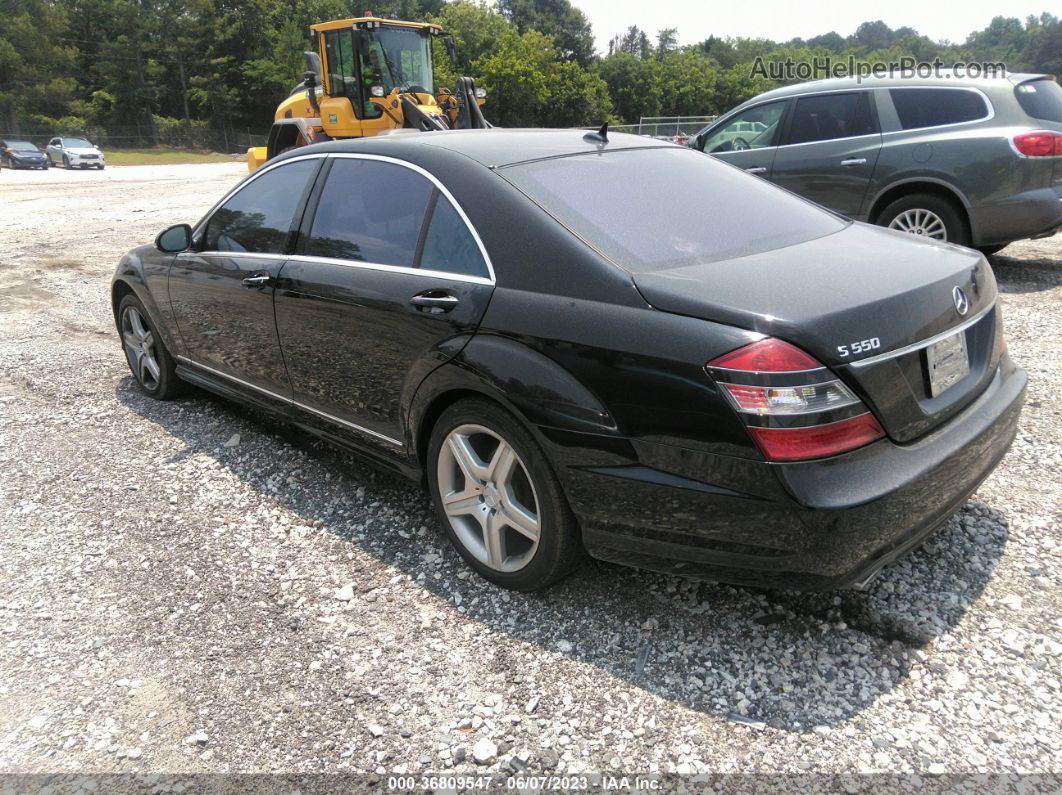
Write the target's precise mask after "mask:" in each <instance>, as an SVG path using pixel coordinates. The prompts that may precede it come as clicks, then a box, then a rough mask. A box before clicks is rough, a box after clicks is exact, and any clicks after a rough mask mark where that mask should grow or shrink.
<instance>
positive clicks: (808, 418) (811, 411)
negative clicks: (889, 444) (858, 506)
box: [706, 337, 885, 462]
mask: <svg viewBox="0 0 1062 795" xmlns="http://www.w3.org/2000/svg"><path fill="white" fill-rule="evenodd" d="M706 368H707V370H708V372H709V374H710V375H711V376H712V378H714V379H715V381H716V383H718V384H719V387H720V388H721V389H722V392H723V394H724V395H726V398H727V400H728V401H729V402H730V405H731V406H733V408H734V410H735V411H737V412H738V415H739V416H740V417H741V418H742V420H744V422H745V424H746V426H748V429H749V434H750V435H751V436H752V439H753V441H755V442H756V444H757V446H758V447H759V448H760V450H761V451H762V452H763V455H764V457H765V458H766V459H767V460H768V461H777V462H782V461H809V460H811V459H814V458H827V457H829V456H834V455H839V454H841V453H847V452H848V451H850V450H855V449H856V448H857V447H862V446H863V445H866V444H869V443H870V442H873V441H875V440H877V439H880V438H882V437H883V436H884V435H885V432H884V431H883V430H882V429H881V426H880V425H879V424H878V421H877V420H876V419H874V415H872V414H871V413H870V412H869V410H868V409H867V407H866V405H865V404H864V403H863V401H861V400H860V399H859V398H858V397H856V395H855V394H854V393H853V392H852V390H850V389H849V388H848V387H847V386H845V385H844V383H843V382H841V381H840V380H839V379H837V378H836V377H835V376H834V375H833V373H832V372H830V370H829V369H827V368H826V367H825V366H823V365H822V364H821V363H820V362H819V361H818V360H817V359H815V358H814V357H813V356H810V355H809V354H807V353H805V352H804V351H802V350H800V348H797V347H796V346H794V345H790V344H789V343H788V342H783V341H782V340H779V339H774V338H773V337H768V338H766V339H763V340H760V341H759V342H754V343H752V344H751V345H746V346H744V347H743V348H738V349H737V350H735V351H731V352H730V353H727V354H724V355H722V356H720V357H718V358H716V359H713V360H712V361H710V362H708V364H707V365H706Z"/></svg>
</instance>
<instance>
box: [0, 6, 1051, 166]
mask: <svg viewBox="0 0 1062 795" xmlns="http://www.w3.org/2000/svg"><path fill="white" fill-rule="evenodd" d="M366 6H368V7H371V8H372V10H373V11H374V12H375V13H376V15H377V16H381V17H390V18H396V19H406V20H414V21H428V20H434V21H437V22H438V23H439V24H441V25H442V26H443V27H444V28H445V29H446V30H447V31H448V32H450V33H452V34H453V35H454V37H455V39H456V42H457V47H458V63H457V65H456V68H455V67H453V66H451V64H450V62H449V60H448V58H447V57H446V54H445V52H444V51H443V50H442V48H441V47H439V49H438V51H437V53H436V58H435V62H436V79H437V82H438V85H439V86H448V87H452V86H453V84H454V82H455V79H456V77H457V76H459V75H462V74H465V75H471V76H473V77H475V78H476V80H477V82H478V84H479V85H481V86H482V87H484V88H486V89H487V91H488V104H487V106H486V107H485V109H484V110H485V114H486V116H487V118H488V119H489V120H490V121H491V122H493V123H495V124H498V125H501V126H534V127H568V126H590V125H597V124H600V123H601V122H603V121H606V120H608V121H610V122H612V123H621V122H628V123H629V122H636V121H638V119H639V118H640V117H642V116H686V115H701V114H715V113H720V112H722V111H725V110H727V109H728V108H730V107H733V106H734V105H735V104H737V103H739V102H742V101H744V100H746V99H748V98H749V97H752V96H754V95H756V94H758V93H760V92H761V91H765V90H767V89H769V88H772V87H774V86H776V85H778V83H776V82H773V81H772V80H770V79H767V77H765V76H762V75H761V76H753V74H752V72H753V64H754V63H755V62H756V60H757V59H758V58H759V59H762V60H763V61H766V62H771V61H779V62H781V61H784V60H786V59H793V60H794V61H797V62H799V61H804V60H811V59H814V58H820V59H821V58H822V57H824V56H829V57H831V58H834V59H847V58H848V57H852V58H855V59H857V60H859V61H865V62H892V61H898V60H900V59H902V58H905V57H908V58H914V59H916V60H918V61H931V60H933V59H934V58H938V57H939V58H940V59H941V60H943V61H944V62H947V63H950V62H955V61H991V62H1003V63H1006V64H1007V66H1008V68H1009V69H1010V70H1011V71H1031V72H1046V73H1049V74H1053V75H1056V76H1058V75H1060V74H1062V21H1060V20H1059V18H1058V17H1056V16H1054V15H1052V14H1049V13H1043V14H1041V15H1040V16H1030V17H1028V18H1027V19H1025V20H1019V19H1014V18H1007V17H1002V16H1000V17H996V18H995V19H993V20H992V22H991V24H990V25H989V26H988V27H986V28H985V29H983V30H979V31H975V32H972V33H971V34H970V35H969V36H968V37H967V39H966V40H965V41H964V42H962V43H953V42H947V41H944V42H941V41H933V40H932V39H930V38H928V37H927V36H924V35H922V34H920V33H918V32H917V31H916V30H914V29H913V28H910V27H902V28H897V29H892V28H890V27H889V26H888V25H886V24H885V23H884V22H881V21H871V22H865V23H863V24H862V25H860V26H859V27H858V29H857V30H856V31H855V32H854V33H853V34H852V35H850V36H841V35H840V34H838V33H836V32H829V33H824V34H823V35H820V36H816V37H814V38H811V39H792V40H790V41H786V42H775V41H770V40H768V39H752V38H729V37H728V38H720V37H716V36H709V37H708V38H707V39H705V40H703V41H701V42H698V43H696V44H692V45H687V46H679V45H678V44H677V41H678V31H677V30H676V29H674V28H667V29H664V30H659V31H656V32H654V33H650V32H648V31H644V30H641V29H640V28H638V27H637V26H630V27H628V28H626V29H625V30H620V31H617V33H616V35H615V36H613V37H612V39H611V40H610V42H609V45H608V51H607V52H605V53H598V52H596V51H595V46H594V35H593V31H592V30H591V26H590V23H589V22H588V21H587V19H586V17H585V15H584V14H583V13H582V12H581V11H580V10H579V9H578V8H576V7H575V6H573V5H572V4H571V2H569V0H497V2H496V3H494V4H491V5H487V4H486V3H485V2H482V0H480V1H479V2H473V1H471V0H456V2H444V0H385V1H384V2H373V3H369V2H368V0H0V20H2V25H0V131H5V132H7V133H22V134H40V135H51V134H56V133H86V132H87V133H92V132H93V131H99V132H103V131H111V137H113V138H125V139H128V141H129V142H130V143H137V144H156V143H169V144H181V145H193V146H197V145H198V146H203V147H214V148H217V147H218V146H220V145H221V144H219V141H222V140H224V141H225V142H226V143H229V144H230V145H231V142H232V141H234V140H235V133H236V132H242V131H247V130H250V131H253V132H255V133H264V132H265V131H266V130H267V129H268V126H269V124H270V122H271V121H272V118H273V113H274V111H275V108H276V105H277V103H278V101H279V100H280V99H282V98H283V97H284V96H286V95H287V93H288V91H290V89H291V87H292V86H293V85H294V83H296V82H297V81H298V79H299V77H300V75H301V73H302V71H303V69H304V67H303V60H302V52H303V50H306V49H310V44H309V39H308V37H307V28H308V27H309V25H310V24H312V23H314V22H321V21H325V20H329V19H341V18H346V17H353V16H360V15H361V14H362V13H363V11H364V9H365V8H366ZM117 130H121V131H122V135H119V134H118V133H116V132H115V131H117ZM97 134H98V133H97Z"/></svg>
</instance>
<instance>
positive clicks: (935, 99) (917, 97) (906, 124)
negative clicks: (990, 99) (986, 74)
mask: <svg viewBox="0 0 1062 795" xmlns="http://www.w3.org/2000/svg"><path fill="white" fill-rule="evenodd" d="M889 96H890V97H891V98H892V104H893V105H894V106H895V107H896V113H897V115H898V116H899V117H900V126H901V127H902V128H903V129H905V130H917V129H921V128H922V127H941V126H943V125H945V124H961V123H962V122H965V121H977V120H978V119H984V118H986V117H987V116H988V106H987V105H986V104H985V100H984V97H982V96H981V95H980V94H978V93H977V92H976V91H965V90H962V89H957V88H891V89H889Z"/></svg>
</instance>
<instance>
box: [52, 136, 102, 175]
mask: <svg viewBox="0 0 1062 795" xmlns="http://www.w3.org/2000/svg"><path fill="white" fill-rule="evenodd" d="M45 151H46V153H47V155H48V162H49V163H51V165H53V166H57V165H59V164H60V163H62V164H63V167H64V168H77V167H79V166H80V167H81V168H90V167H95V168H98V169H99V170H100V171H102V170H103V168H104V166H105V165H106V161H105V159H104V157H103V152H101V151H100V149H99V147H97V146H93V145H92V144H91V143H89V142H88V141H87V140H85V139H84V138H53V139H52V140H50V141H49V142H48V148H47V150H45Z"/></svg>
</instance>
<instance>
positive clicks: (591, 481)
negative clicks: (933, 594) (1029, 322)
mask: <svg viewBox="0 0 1062 795" xmlns="http://www.w3.org/2000/svg"><path fill="white" fill-rule="evenodd" d="M1025 386H1026V375H1025V373H1024V371H1022V370H1019V369H1017V368H1016V367H1014V365H1013V364H1012V363H1011V362H1010V360H1009V358H1007V357H1004V358H1003V360H1002V362H1001V364H1000V367H999V369H998V370H997V372H996V374H995V376H994V378H993V379H992V381H991V382H990V384H989V385H988V387H987V388H986V389H985V390H984V392H983V393H982V394H981V395H980V396H979V397H978V399H977V400H976V401H975V402H974V403H973V404H971V405H970V406H969V407H967V408H966V409H965V410H964V411H963V412H962V413H961V414H959V415H957V416H956V417H954V418H952V419H951V420H949V421H948V422H947V423H946V424H945V425H944V426H943V427H942V428H939V429H937V430H936V431H934V432H932V433H930V434H928V435H926V436H924V437H922V438H920V439H918V440H917V441H915V442H913V443H911V444H906V445H897V444H894V443H893V442H890V441H888V440H883V441H880V442H876V443H874V444H872V445H869V446H868V447H865V448H862V449H860V450H856V451H854V452H852V453H849V454H846V455H843V456H838V457H836V458H832V459H827V460H823V461H816V462H808V463H802V464H781V465H772V464H767V463H765V462H762V461H746V460H742V459H733V458H728V457H724V456H718V455H712V454H709V453H703V452H699V451H693V450H685V449H683V448H677V447H670V446H667V445H655V444H653V445H646V444H638V445H636V447H637V448H638V457H639V459H640V461H639V462H638V463H636V464H619V465H613V466H590V467H578V466H575V467H572V466H569V468H568V470H567V472H566V473H565V476H564V477H563V478H562V482H564V483H565V487H566V491H567V493H568V496H569V501H570V503H571V505H572V509H573V510H574V512H575V513H576V515H577V516H578V518H579V520H580V523H581V526H582V530H583V540H584V544H585V545H586V548H587V550H588V551H589V552H590V554H591V555H593V556H595V557H598V558H601V559H604V560H609V561H613V562H616V563H622V564H625V565H630V566H636V567H639V568H646V569H653V570H657V571H664V572H668V573H674V574H680V575H684V576H690V577H697V578H703V579H711V580H718V581H723V582H730V583H734V584H742V585H751V586H759V587H771V588H786V589H802V590H829V589H834V588H844V587H852V586H859V585H860V584H861V583H863V582H865V581H866V580H867V579H868V578H869V577H872V576H873V575H874V574H875V573H876V572H877V571H878V570H879V569H880V568H881V567H883V566H885V565H887V564H888V563H890V562H891V561H892V560H894V559H896V558H897V557H899V556H901V555H903V554H904V553H906V552H907V551H909V550H910V549H912V548H914V547H916V546H917V545H918V544H919V543H921V541H922V540H923V539H924V538H925V537H926V536H928V535H929V534H930V533H932V532H933V530H935V529H936V528H937V527H939V526H940V525H941V524H942V523H943V522H944V521H946V520H947V519H948V518H949V517H950V516H951V515H952V514H953V513H954V512H955V511H956V510H958V509H959V508H960V507H961V506H962V504H963V503H964V502H965V500H966V499H967V498H968V497H969V496H970V495H971V494H972V493H973V492H974V491H975V490H976V489H977V487H978V486H979V485H980V483H981V482H982V481H983V480H984V479H985V478H986V477H987V476H988V475H989V473H990V472H991V471H992V470H993V469H994V468H995V466H996V464H997V463H998V462H999V460H1000V459H1001V458H1002V457H1003V455H1004V454H1005V453H1006V452H1007V450H1008V449H1009V447H1010V445H1011V442H1012V441H1013V439H1014V435H1015V433H1016V431H1017V425H1018V418H1019V415H1020V413H1021V406H1022V403H1023V401H1024V395H1025Z"/></svg>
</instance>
